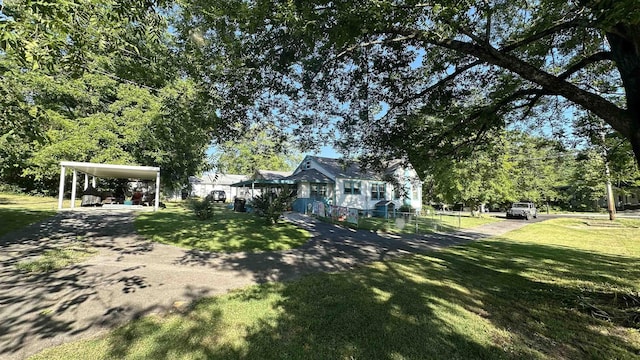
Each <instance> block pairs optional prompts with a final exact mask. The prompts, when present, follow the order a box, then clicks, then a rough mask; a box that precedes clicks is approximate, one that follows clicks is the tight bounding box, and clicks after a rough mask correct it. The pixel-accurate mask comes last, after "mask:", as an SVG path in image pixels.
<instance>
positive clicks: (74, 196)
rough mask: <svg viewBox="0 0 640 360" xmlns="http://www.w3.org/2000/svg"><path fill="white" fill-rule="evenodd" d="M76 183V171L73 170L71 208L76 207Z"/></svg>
mask: <svg viewBox="0 0 640 360" xmlns="http://www.w3.org/2000/svg"><path fill="white" fill-rule="evenodd" d="M77 182H78V171H77V170H76V169H73V180H71V208H72V209H73V208H75V207H76V187H77Z"/></svg>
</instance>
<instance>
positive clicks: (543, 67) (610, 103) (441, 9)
mask: <svg viewBox="0 0 640 360" xmlns="http://www.w3.org/2000/svg"><path fill="white" fill-rule="evenodd" d="M186 3H188V5H185V7H184V9H185V11H184V12H183V15H184V18H183V20H184V22H183V24H188V26H186V27H184V28H183V30H186V29H190V30H189V31H196V32H197V34H199V39H200V40H201V41H202V42H203V43H207V41H212V42H216V43H217V44H231V43H233V44H234V45H233V46H227V47H224V46H223V47H224V48H225V49H226V50H224V51H226V53H227V54H233V55H234V56H236V58H239V59H240V60H238V61H236V62H235V63H234V64H235V65H238V66H239V67H242V68H243V69H244V71H245V75H246V78H248V79H251V80H250V82H251V83H252V84H254V86H255V84H259V85H260V86H263V88H262V89H264V90H261V91H258V90H256V89H255V88H250V89H245V88H243V87H239V88H238V89H239V90H240V92H243V94H242V95H239V92H238V91H236V92H235V94H236V95H235V97H236V98H243V99H245V98H248V97H251V96H252V95H254V96H253V99H257V100H258V102H260V103H263V104H267V103H268V104H270V106H269V107H268V109H269V111H268V114H269V115H271V116H272V117H273V116H276V117H279V118H281V119H285V120H291V119H292V118H294V116H295V115H294V114H295V113H296V112H297V116H295V119H296V120H299V121H296V122H295V123H296V124H297V125H296V126H294V127H297V128H298V129H299V133H300V134H309V133H310V132H308V131H305V129H306V128H312V129H313V130H317V129H326V127H327V126H328V125H336V126H337V128H338V129H339V131H340V134H341V135H342V137H343V138H342V139H341V142H340V144H341V145H344V146H346V147H352V149H353V150H355V151H359V152H361V153H362V152H363V150H362V149H366V148H369V149H375V148H376V147H380V146H381V145H382V146H385V145H387V148H388V149H397V148H400V149H402V150H403V151H401V152H400V153H404V154H400V155H408V156H409V158H410V159H411V160H412V162H420V161H421V159H424V158H425V157H429V156H430V155H438V156H439V155H443V154H445V155H451V154H458V153H460V152H462V153H468V152H469V151H468V150H469V149H473V148H474V146H475V145H477V144H482V143H486V142H487V141H489V140H488V136H491V134H493V130H495V129H497V128H502V127H505V126H506V125H514V124H517V125H520V126H522V127H523V128H526V126H523V125H522V124H525V123H526V124H527V125H533V127H534V128H535V127H537V128H544V129H548V130H549V132H554V133H555V135H559V136H562V135H563V134H565V135H566V133H567V129H568V128H570V127H571V125H572V121H573V119H577V118H581V117H584V116H588V115H595V116H597V117H598V118H600V119H602V120H604V121H605V122H606V123H607V124H608V125H609V126H610V127H612V128H613V129H615V131H617V132H618V133H620V134H621V135H622V136H623V137H624V138H625V139H627V140H628V141H629V142H630V144H631V146H632V149H633V151H634V153H635V155H636V160H637V161H640V11H638V9H637V1H636V0H622V1H620V0H618V1H614V0H510V1H494V0H484V1H480V0H455V1H453V0H439V1H432V2H423V1H394V0H378V1H356V0H351V1H329V0H315V1H314V0H309V1H288V0H287V1H273V0H255V1H243V0H227V1H218V2H215V3H214V2H209V1H204V0H191V1H187V2H186ZM189 34H191V35H192V34H193V33H192V32H189V33H185V36H186V35H189ZM230 39H233V40H234V41H231V40H230ZM202 49H203V53H207V51H222V50H221V48H220V47H219V46H218V47H214V46H208V47H204V46H203V47H202ZM234 74H237V73H236V72H234ZM247 90H249V91H247ZM247 103H248V102H247ZM291 104H296V105H295V106H291ZM274 107H278V111H277V112H274V111H273V108H274ZM252 110H253V108H252ZM285 114H290V115H289V116H288V117H287V116H285ZM523 120H529V121H526V122H525V121H523ZM467 145H472V146H467ZM377 153H378V154H379V152H377ZM394 155H398V154H394Z"/></svg>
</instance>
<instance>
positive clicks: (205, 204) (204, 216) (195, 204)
mask: <svg viewBox="0 0 640 360" xmlns="http://www.w3.org/2000/svg"><path fill="white" fill-rule="evenodd" d="M187 206H188V208H189V209H190V210H191V211H193V214H194V215H195V216H196V218H198V219H200V220H209V219H211V218H213V202H212V201H211V200H209V199H206V198H205V199H203V200H200V199H194V198H191V199H189V202H188V203H187Z"/></svg>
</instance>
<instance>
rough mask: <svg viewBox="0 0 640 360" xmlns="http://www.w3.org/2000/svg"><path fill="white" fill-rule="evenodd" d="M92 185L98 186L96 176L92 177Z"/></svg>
mask: <svg viewBox="0 0 640 360" xmlns="http://www.w3.org/2000/svg"><path fill="white" fill-rule="evenodd" d="M91 186H93V188H94V189H95V188H96V177H95V176H92V177H91Z"/></svg>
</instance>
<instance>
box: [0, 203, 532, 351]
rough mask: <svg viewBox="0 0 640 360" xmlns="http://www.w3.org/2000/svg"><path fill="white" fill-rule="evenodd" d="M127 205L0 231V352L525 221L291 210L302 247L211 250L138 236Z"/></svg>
mask: <svg viewBox="0 0 640 360" xmlns="http://www.w3.org/2000/svg"><path fill="white" fill-rule="evenodd" d="M134 216H135V214H134V213H132V212H127V211H104V210H96V211H91V212H87V211H75V212H74V211H65V212H60V213H58V214H57V215H56V216H54V217H52V218H51V219H49V220H47V221H45V222H42V223H39V224H35V225H32V226H30V227H28V228H25V229H23V230H21V231H20V232H17V233H12V234H8V235H6V236H4V237H1V238H0V250H1V251H0V264H1V269H0V319H1V322H0V358H2V359H22V358H25V357H28V356H30V355H33V354H35V353H37V352H39V351H41V350H42V349H45V348H47V347H51V346H55V345H58V344H62V343H65V342H69V341H73V340H78V339H80V338H86V337H90V336H94V335H96V334H98V333H100V332H102V331H105V330H108V329H111V328H113V327H114V326H115V325H118V324H122V323H123V322H125V321H128V320H131V319H135V318H137V317H140V316H143V315H145V314H149V313H153V312H164V311H171V310H172V308H176V307H182V306H184V305H185V304H188V303H189V302H191V301H192V300H194V299H197V298H199V297H202V296H210V295H216V294H223V293H226V292H228V291H229V290H232V289H237V288H241V287H245V286H247V285H251V284H256V283H262V282H266V281H285V280H291V279H294V278H296V277H299V276H301V275H304V274H309V273H314V272H319V271H329V272H330V271H342V270H347V269H350V268H352V267H354V266H357V265H358V264H363V263H368V262H372V261H384V260H385V259H387V258H389V257H393V256H397V255H402V254H411V253H421V252H425V251H430V250H434V249H439V248H443V247H447V246H451V245H456V244H462V243H465V242H468V241H473V240H477V239H481V238H485V237H490V236H496V235H501V234H504V233H506V232H508V231H511V230H514V229H517V228H520V227H522V226H525V225H527V224H528V223H529V222H526V221H517V220H516V221H503V222H498V223H492V224H488V225H485V226H481V227H478V228H475V229H471V230H465V231H460V232H457V233H454V234H448V235H444V234H434V235H425V236H420V237H397V236H391V235H388V234H377V233H373V232H366V231H354V230H350V229H345V228H342V227H338V226H335V225H330V224H326V223H322V222H317V221H315V220H313V219H312V218H309V217H306V216H304V215H299V214H294V213H292V214H288V215H287V218H288V220H289V221H292V222H294V223H296V224H298V225H299V226H301V227H304V228H306V229H308V230H310V231H311V232H312V233H313V237H312V239H311V240H310V241H309V242H307V243H306V244H305V245H303V246H302V247H300V248H298V249H295V250H289V251H280V252H265V253H233V254H217V253H208V252H203V251H197V250H185V249H181V248H177V247H173V246H168V245H162V244H156V243H152V242H149V241H146V240H144V239H143V238H141V237H139V236H137V235H136V233H135V229H134V226H133V218H134ZM78 240H83V241H87V242H89V243H90V244H91V246H93V247H94V248H95V249H97V254H96V255H95V256H92V257H91V258H89V259H88V260H86V261H84V262H82V263H79V264H75V265H73V266H70V267H68V268H65V269H63V270H60V271H55V272H50V273H45V274H36V275H28V274H25V273H24V272H21V271H19V270H18V269H17V268H16V267H15V264H16V263H17V262H19V261H21V260H23V259H25V258H27V257H30V256H37V255H38V254H41V253H42V252H43V251H45V250H47V249H52V248H58V247H61V246H64V245H65V244H68V243H70V242H73V241H78Z"/></svg>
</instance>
